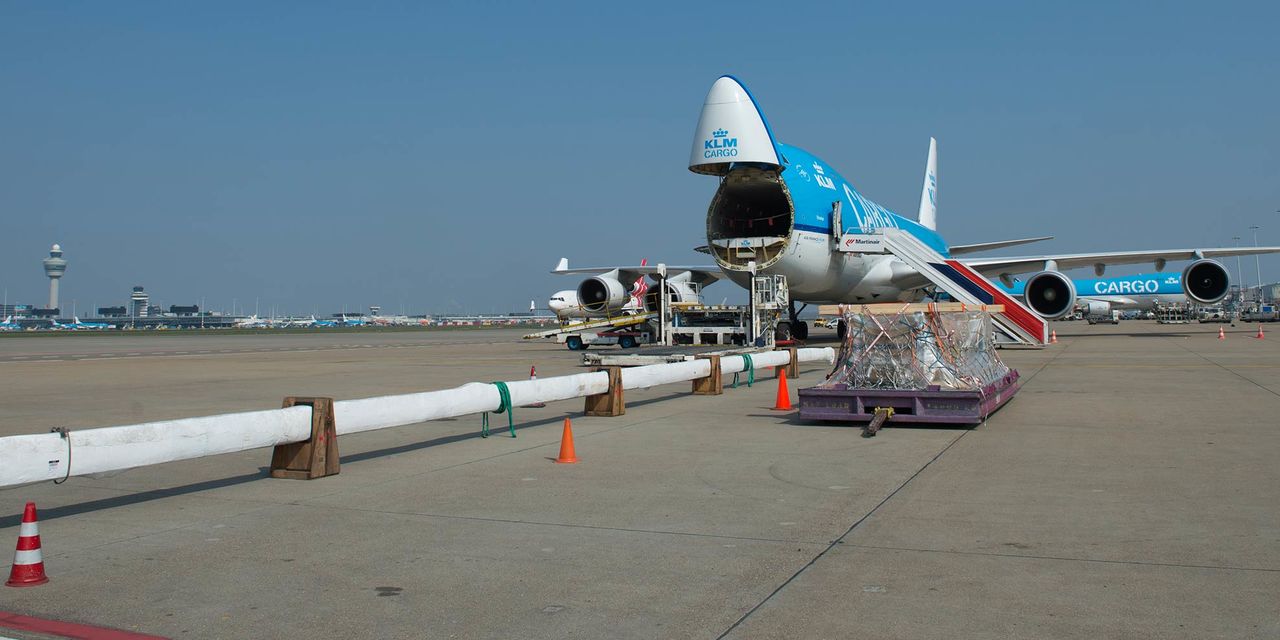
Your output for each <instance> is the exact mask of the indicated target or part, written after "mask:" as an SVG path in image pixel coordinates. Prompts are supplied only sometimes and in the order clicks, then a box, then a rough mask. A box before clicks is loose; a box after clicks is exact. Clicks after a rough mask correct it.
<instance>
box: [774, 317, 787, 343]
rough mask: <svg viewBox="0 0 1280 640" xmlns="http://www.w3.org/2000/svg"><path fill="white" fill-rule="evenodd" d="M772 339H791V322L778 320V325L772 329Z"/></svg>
mask: <svg viewBox="0 0 1280 640" xmlns="http://www.w3.org/2000/svg"><path fill="white" fill-rule="evenodd" d="M773 339H774V340H790V339H791V323H790V322H787V321H785V320H784V321H782V322H779V323H778V326H777V327H776V328H774V330H773Z"/></svg>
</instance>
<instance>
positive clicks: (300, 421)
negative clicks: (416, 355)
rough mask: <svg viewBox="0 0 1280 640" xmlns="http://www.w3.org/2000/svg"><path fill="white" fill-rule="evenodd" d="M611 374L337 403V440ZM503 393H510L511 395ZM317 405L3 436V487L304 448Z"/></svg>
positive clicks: (663, 370)
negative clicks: (259, 451) (295, 446)
mask: <svg viewBox="0 0 1280 640" xmlns="http://www.w3.org/2000/svg"><path fill="white" fill-rule="evenodd" d="M794 352H795V355H794V359H795V360H794V361H795V362H827V363H828V364H830V363H832V362H834V360H835V351H834V350H833V349H831V348H830V347H824V348H804V349H795V350H794ZM792 358H793V356H792V353H791V352H790V351H768V352H764V353H755V354H750V355H749V356H742V355H732V356H723V357H721V358H719V359H718V360H717V361H716V362H718V365H719V367H720V371H719V372H718V374H717V375H724V374H731V373H740V372H746V371H748V369H751V370H761V369H767V368H770V367H781V366H785V365H788V364H791V363H792ZM712 366H713V365H712V361H711V360H707V359H699V360H692V361H685V362H676V363H666V364H654V365H648V366H641V367H630V368H624V369H621V370H620V371H618V373H617V374H616V375H617V376H619V377H620V380H617V381H616V382H615V384H618V385H619V387H620V389H623V390H630V389H643V388H648V387H654V386H659V385H664V384H671V383H675V382H688V381H691V380H698V379H703V378H707V377H709V376H711V374H712ZM611 380H613V378H612V377H611V374H610V372H608V371H593V372H590V373H579V374H574V375H567V376H556V377H547V378H539V379H536V380H517V381H512V382H505V383H502V385H498V384H493V383H478V382H472V383H468V384H464V385H462V386H460V387H455V388H452V389H443V390H439V391H427V392H422V393H410V394H404V395H394V396H380V397H374V398H362V399H357V400H341V401H337V402H334V403H333V422H334V423H335V424H334V428H335V432H336V434H337V435H344V434H351V433H359V432H362V431H372V430H375V429H388V428H392V427H401V426H405V425H411V424H418V423H422V422H428V421H431V420H440V419H443V418H456V417H460V416H465V415H470V414H477V413H484V412H489V411H498V410H500V409H502V408H504V407H510V406H524V405H531V404H537V403H545V402H555V401H558V400H570V399H573V398H584V397H590V396H600V395H602V394H606V393H609V392H610V391H611V389H612V385H611ZM504 389H505V395H506V397H505V398H504ZM314 433H315V431H314V424H313V408H312V407H309V406H292V407H286V408H283V409H271V410H265V411H248V412H242V413H228V414H220V415H213V416H203V417H198V418H181V419H177V420H161V421H158V422H147V423H142V424H132V425H123V426H116V427H102V428H96V429H78V430H75V431H66V430H55V431H54V432H50V433H41V434H31V435H19V436H7V437H0V487H8V486H15V485H21V484H29V483H33V482H42V481H46V480H53V481H60V480H65V479H66V478H69V477H71V476H84V475H92V474H101V473H109V472H116V471H123V470H126V469H133V468H136V467H142V466H147V465H153V464H162V463H165V462H176V461H179V460H189V459H192V458H201V457H205V456H213V455H218V454H223V453H233V452H236V451H247V450H250V449H258V448H262V447H276V446H280V445H287V444H293V443H300V442H306V441H308V440H310V439H312V437H313V435H314Z"/></svg>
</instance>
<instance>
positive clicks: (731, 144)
mask: <svg viewBox="0 0 1280 640" xmlns="http://www.w3.org/2000/svg"><path fill="white" fill-rule="evenodd" d="M737 155H738V139H737V138H730V137H729V132H728V131H726V130H724V129H716V130H715V131H712V132H711V138H709V139H707V140H703V141H702V157H704V158H733V157H736V156H737Z"/></svg>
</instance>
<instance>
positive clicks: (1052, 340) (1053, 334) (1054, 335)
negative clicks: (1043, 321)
mask: <svg viewBox="0 0 1280 640" xmlns="http://www.w3.org/2000/svg"><path fill="white" fill-rule="evenodd" d="M1049 344H1058V332H1057V331H1056V330H1054V331H1050V332H1049Z"/></svg>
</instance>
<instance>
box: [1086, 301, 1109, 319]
mask: <svg viewBox="0 0 1280 640" xmlns="http://www.w3.org/2000/svg"><path fill="white" fill-rule="evenodd" d="M1084 315H1085V317H1092V318H1101V317H1105V316H1109V315H1111V303H1110V302H1106V301H1105V300H1090V301H1089V302H1088V303H1087V304H1085V305H1084Z"/></svg>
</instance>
